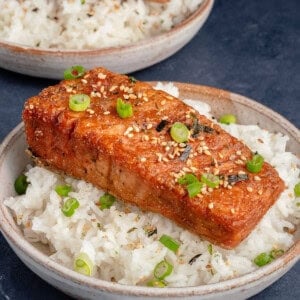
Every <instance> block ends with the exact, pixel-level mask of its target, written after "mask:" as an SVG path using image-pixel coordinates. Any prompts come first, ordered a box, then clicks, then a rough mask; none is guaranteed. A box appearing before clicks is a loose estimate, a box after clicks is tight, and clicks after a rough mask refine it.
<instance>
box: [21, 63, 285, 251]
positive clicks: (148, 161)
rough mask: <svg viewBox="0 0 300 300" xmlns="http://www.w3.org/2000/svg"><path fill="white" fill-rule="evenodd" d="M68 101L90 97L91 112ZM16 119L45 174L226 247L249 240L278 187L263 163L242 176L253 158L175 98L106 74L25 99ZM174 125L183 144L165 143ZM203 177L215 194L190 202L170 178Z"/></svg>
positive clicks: (208, 192)
mask: <svg viewBox="0 0 300 300" xmlns="http://www.w3.org/2000/svg"><path fill="white" fill-rule="evenodd" d="M74 94H86V95H89V96H90V98H91V104H90V107H89V108H88V109H87V110H85V111H82V112H75V111H72V110H71V109H70V108H69V97H70V95H74ZM118 98H121V99H123V100H124V101H125V102H128V103H130V104H131V105H132V107H133V116H131V117H129V118H124V119H122V118H120V117H119V115H118V114H117V111H116V101H117V99H118ZM23 120H24V123H25V132H26V136H27V142H28V145H29V149H30V150H31V152H32V154H33V155H34V157H36V158H37V159H38V161H39V162H40V163H41V164H43V165H44V166H46V167H48V168H51V169H53V170H57V171H62V172H64V173H66V174H68V175H71V176H74V177H76V178H80V179H84V180H86V181H88V182H91V183H92V184H94V185H95V186H97V187H99V188H101V189H104V190H105V191H108V192H109V193H111V194H113V195H115V196H117V197H118V198H121V199H122V200H123V201H125V202H129V203H132V204H135V205H137V206H138V207H140V208H141V209H142V210H148V211H152V212H156V213H160V214H161V215H163V216H165V217H167V218H169V219H171V220H173V221H175V222H176V223H177V224H179V225H181V226H182V227H185V228H187V229H189V230H190V231H192V232H194V233H196V234H198V235H199V236H201V237H203V238H205V239H207V240H209V241H211V242H213V243H215V244H218V245H220V246H222V247H224V248H233V247H235V246H237V245H238V244H239V243H240V242H241V241H242V240H243V239H244V238H245V237H247V235H248V234H249V233H250V232H251V231H252V229H253V228H254V227H255V225H256V224H257V223H258V222H259V220H260V219H261V218H262V217H263V215H264V214H265V213H266V211H267V210H268V209H269V208H270V206H271V205H272V204H273V203H274V202H275V201H276V199H277V197H278V196H279V194H280V193H281V192H282V190H283V189H284V184H283V181H282V180H281V179H280V178H279V176H278V174H277V172H276V170H275V169H274V168H273V167H272V166H270V165H269V164H268V163H264V165H263V168H262V170H261V171H260V172H259V173H258V174H251V173H249V172H248V171H247V169H246V166H245V163H246V161H247V160H249V159H251V157H252V155H253V154H252V153H251V150H250V149H249V148H248V147H247V146H245V145H244V144H243V143H242V142H241V141H239V140H237V139H236V138H234V137H232V136H231V135H229V134H228V133H227V132H225V131H224V130H223V129H222V128H221V127H220V126H218V125H217V124H215V123H214V122H212V121H211V120H209V119H207V118H206V117H204V116H202V115H200V114H199V113H197V112H196V111H195V110H194V109H193V108H191V107H189V106H188V105H186V104H184V103H183V102H182V101H180V100H179V99H177V98H174V97H173V96H170V95H169V94H167V93H165V92H163V91H158V90H154V89H153V88H152V87H151V86H150V85H149V84H147V83H143V82H139V81H136V80H134V79H132V78H130V77H128V76H126V75H119V74H114V73H112V72H110V71H108V70H106V69H104V68H97V69H94V70H91V71H89V72H87V73H86V74H85V75H84V76H83V77H82V78H80V79H74V80H73V79H72V80H65V81H62V82H61V83H59V84H58V85H55V86H50V87H48V88H46V89H44V90H43V91H42V92H41V93H40V94H39V95H38V96H35V97H32V98H30V99H28V100H27V102H26V103H25V106H24V111H23ZM175 122H181V123H184V124H186V126H187V127H188V128H189V130H190V137H189V140H188V141H187V142H186V143H177V142H175V141H174V140H173V139H172V137H171V135H170V128H171V126H172V124H174V123H175ZM203 173H209V174H215V175H217V176H219V178H220V183H219V186H218V187H216V188H209V187H207V186H204V187H203V188H202V190H201V192H200V193H198V194H197V195H196V196H194V197H189V195H188V192H187V189H186V186H185V185H182V184H179V183H178V178H182V176H183V175H185V174H194V175H195V176H197V177H198V178H200V177H201V175H202V174H203Z"/></svg>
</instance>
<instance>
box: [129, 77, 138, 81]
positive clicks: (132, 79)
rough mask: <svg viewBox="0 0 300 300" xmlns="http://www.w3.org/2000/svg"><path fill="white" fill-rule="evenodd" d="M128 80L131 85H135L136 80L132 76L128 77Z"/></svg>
mask: <svg viewBox="0 0 300 300" xmlns="http://www.w3.org/2000/svg"><path fill="white" fill-rule="evenodd" d="M129 80H130V82H131V83H136V82H137V80H136V79H135V78H134V77H133V76H129Z"/></svg>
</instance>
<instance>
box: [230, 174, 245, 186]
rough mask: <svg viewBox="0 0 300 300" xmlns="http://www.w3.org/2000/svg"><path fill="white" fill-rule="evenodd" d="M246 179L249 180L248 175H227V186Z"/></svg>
mask: <svg viewBox="0 0 300 300" xmlns="http://www.w3.org/2000/svg"><path fill="white" fill-rule="evenodd" d="M248 178H249V177H248V174H231V175H228V179H227V180H228V183H229V184H232V183H235V182H239V181H244V180H247V179H248Z"/></svg>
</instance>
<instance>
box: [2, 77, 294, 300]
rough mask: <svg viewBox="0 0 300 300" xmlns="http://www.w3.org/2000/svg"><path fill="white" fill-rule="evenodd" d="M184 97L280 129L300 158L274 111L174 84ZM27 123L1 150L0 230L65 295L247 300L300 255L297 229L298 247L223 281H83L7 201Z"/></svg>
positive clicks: (287, 126) (21, 163)
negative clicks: (173, 284)
mask: <svg viewBox="0 0 300 300" xmlns="http://www.w3.org/2000/svg"><path fill="white" fill-rule="evenodd" d="M175 85H176V86H177V87H178V88H179V90H180V97H181V98H189V99H200V100H202V101H204V102H207V103H209V104H210V105H211V107H212V113H213V115H215V117H219V116H220V115H222V114H224V113H228V112H230V113H233V114H235V115H237V117H238V120H239V123H241V124H259V125H260V126H261V127H263V128H265V129H268V130H269V131H273V132H277V131H280V132H282V133H284V134H287V135H288V136H289V137H290V140H289V142H288V151H291V152H293V153H294V154H299V153H298V151H299V150H300V133H299V130H298V129H297V128H296V127H294V126H293V125H292V124H291V123H289V122H288V121H287V120H286V119H284V118H283V117H281V116H280V115H279V114H277V113H275V112H274V111H272V110H270V109H268V108H266V107H264V106H263V105H261V104H259V103H257V102H255V101H253V100H250V99H248V98H246V97H243V96H240V95H237V94H233V93H230V92H227V91H223V90H219V89H214V88H210V87H206V86H197V85H191V84H181V83H175ZM26 147H27V146H26V141H25V136H24V128H23V124H20V125H19V126H17V127H16V128H15V129H14V130H13V131H12V132H11V133H10V134H9V135H8V136H7V137H6V139H5V140H4V141H3V143H2V144H1V147H0V185H1V194H0V225H1V231H2V233H3V235H4V237H5V238H6V240H7V242H8V243H9V244H10V246H11V247H12V249H13V250H14V251H15V253H16V254H17V255H18V256H19V257H20V259H21V260H22V261H23V262H24V263H25V264H26V265H27V266H28V267H29V268H30V269H31V270H32V271H34V272H35V273H36V274H38V275H39V276H40V277H41V278H43V279H44V280H46V281H47V282H49V283H50V284H52V285H53V286H55V287H56V288H58V289H60V290H62V291H63V292H65V293H66V294H68V295H70V296H73V297H77V298H83V299H100V298H101V299H122V300H124V299H132V298H133V297H136V298H135V299H145V298H150V299H162V298H163V299H174V298H189V299H196V298H197V299H199V297H200V296H201V299H224V298H228V297H232V298H233V299H245V298H248V297H250V296H252V295H254V294H256V293H259V292H260V291H261V290H263V289H264V288H266V287H267V286H269V285H270V284H271V283H273V282H274V281H275V280H277V279H279V278H280V277H281V276H282V275H283V274H285V273H286V272H287V271H288V270H289V269H290V268H291V267H292V266H293V265H294V264H295V263H296V262H297V261H298V260H299V255H300V240H299V226H298V228H297V231H296V233H295V243H294V244H293V245H292V247H291V248H290V249H289V250H288V251H286V252H285V253H284V254H283V255H282V256H281V257H279V258H278V259H276V260H275V261H273V262H272V263H270V264H269V265H266V266H265V267H262V268H259V269H258V270H256V271H254V272H251V273H249V274H246V275H243V276H240V277H238V278H235V279H231V280H226V281H223V282H220V283H215V284H209V285H202V286H195V287H185V288H164V289H155V288H148V287H141V286H126V285H120V284H118V283H113V282H107V281H103V280H100V279H95V278H90V277H85V276H83V275H80V274H78V273H76V272H74V271H72V270H69V269H67V268H65V267H63V266H61V265H59V264H58V263H56V262H54V261H52V260H50V259H49V258H48V256H47V248H46V247H45V246H42V245H41V244H30V243H29V242H27V241H26V240H25V239H24V237H23V234H22V232H21V230H20V228H19V227H18V226H17V225H16V223H15V221H14V219H13V217H12V214H11V213H10V211H9V209H8V208H7V207H6V206H5V205H4V204H3V200H4V199H5V198H6V197H8V196H10V195H13V194H14V191H13V183H14V180H15V178H16V177H17V175H19V174H20V173H21V172H22V171H23V170H24V168H25V166H26V164H27V163H28V162H29V159H28V157H27V156H26V155H25V153H24V151H25V149H26Z"/></svg>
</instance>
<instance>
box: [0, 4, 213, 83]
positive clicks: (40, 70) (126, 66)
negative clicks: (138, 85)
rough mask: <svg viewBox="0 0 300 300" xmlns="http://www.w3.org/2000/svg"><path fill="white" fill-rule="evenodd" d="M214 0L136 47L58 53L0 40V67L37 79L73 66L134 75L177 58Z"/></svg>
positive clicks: (138, 43) (59, 76)
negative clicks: (172, 56)
mask: <svg viewBox="0 0 300 300" xmlns="http://www.w3.org/2000/svg"><path fill="white" fill-rule="evenodd" d="M213 3H214V0H203V3H202V4H201V5H200V6H199V8H198V9H197V10H196V11H195V12H194V13H193V14H192V15H190V16H189V17H188V18H187V19H185V20H184V21H183V22H181V23H180V24H178V25H176V26H175V27H174V28H173V29H171V30H170V31H168V32H166V33H162V34H160V35H158V36H155V37H153V38H147V39H145V40H142V41H140V42H137V43H135V44H131V45H128V46H121V47H111V48H103V49H97V50H78V51H76V50H57V49H53V50H52V49H40V48H36V47H28V46H24V45H20V44H16V43H9V42H6V41H4V40H1V39H0V67H2V68H4V69H8V70H11V71H15V72H18V73H22V74H27V75H32V76H36V77H44V78H54V79H61V78H62V76H63V71H64V70H65V69H67V68H69V67H70V66H74V65H82V66H85V67H86V68H87V69H92V68H93V67H95V66H103V67H106V68H107V69H110V70H111V71H115V72H118V73H125V74H126V73H130V72H133V71H137V70H140V69H143V68H146V67H149V66H151V65H153V64H155V63H158V62H160V61H162V60H164V59H165V58H167V57H169V56H171V55H173V54H174V53H175V52H177V51H178V50H179V49H181V48H182V47H183V46H184V45H186V44H187V43H188V42H189V41H190V40H191V39H192V38H193V37H194V36H195V34H196V33H197V32H198V31H199V29H200V28H201V27H202V25H203V24H204V22H205V21H206V19H207V17H208V16H209V14H210V11H211V9H212V6H213Z"/></svg>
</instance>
